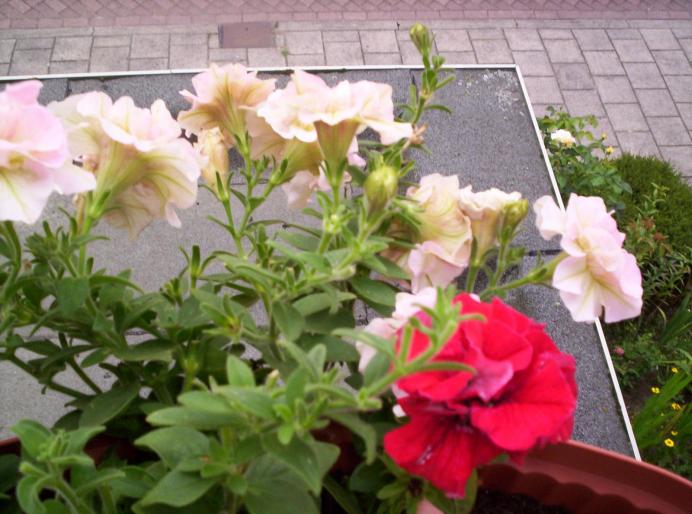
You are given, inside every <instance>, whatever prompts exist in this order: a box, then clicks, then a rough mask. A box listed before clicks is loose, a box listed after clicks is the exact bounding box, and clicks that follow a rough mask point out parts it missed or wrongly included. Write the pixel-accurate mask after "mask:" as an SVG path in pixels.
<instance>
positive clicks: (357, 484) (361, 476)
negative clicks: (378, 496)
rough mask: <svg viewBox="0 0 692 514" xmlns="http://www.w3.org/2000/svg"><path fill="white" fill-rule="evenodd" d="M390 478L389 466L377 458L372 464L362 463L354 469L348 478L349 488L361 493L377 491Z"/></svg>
mask: <svg viewBox="0 0 692 514" xmlns="http://www.w3.org/2000/svg"><path fill="white" fill-rule="evenodd" d="M387 480H388V472H387V468H386V467H385V466H384V465H383V464H382V462H381V461H379V460H376V461H375V462H373V463H372V464H366V463H364V462H363V463H361V464H359V465H358V467H357V468H356V469H355V470H353V473H351V477H350V478H349V480H348V488H349V489H350V490H351V491H356V492H360V493H370V494H372V493H375V492H377V491H379V490H380V489H381V488H382V487H383V486H384V485H385V484H386V483H387Z"/></svg>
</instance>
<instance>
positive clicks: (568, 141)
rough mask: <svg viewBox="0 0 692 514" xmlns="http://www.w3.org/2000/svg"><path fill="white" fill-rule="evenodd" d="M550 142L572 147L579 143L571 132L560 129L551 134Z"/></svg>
mask: <svg viewBox="0 0 692 514" xmlns="http://www.w3.org/2000/svg"><path fill="white" fill-rule="evenodd" d="M550 140H551V141H555V142H556V143H557V144H559V145H562V146H572V145H573V144H575V143H576V142H577V140H576V139H574V136H573V135H572V133H571V132H570V131H569V130H565V129H560V130H556V131H555V132H553V133H551V134H550Z"/></svg>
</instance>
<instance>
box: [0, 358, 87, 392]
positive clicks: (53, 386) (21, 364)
mask: <svg viewBox="0 0 692 514" xmlns="http://www.w3.org/2000/svg"><path fill="white" fill-rule="evenodd" d="M2 359H4V360H6V361H8V362H11V363H12V364H14V365H15V366H17V367H18V368H19V369H21V370H22V371H24V372H25V373H27V374H29V375H32V376H34V372H33V370H32V369H31V368H30V367H29V365H28V364H26V363H25V362H24V361H22V360H21V359H19V358H18V357H17V356H16V355H11V354H7V353H5V354H3V355H2ZM44 385H45V386H46V387H47V388H49V389H52V390H53V391H57V392H59V393H62V394H64V395H66V396H72V397H73V398H86V397H87V395H86V394H84V393H82V392H80V391H77V390H75V389H72V388H70V387H67V386H64V385H61V384H58V383H56V382H53V381H52V380H48V381H47V382H46V383H45V384H44Z"/></svg>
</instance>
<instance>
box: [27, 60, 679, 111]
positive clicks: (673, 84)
mask: <svg viewBox="0 0 692 514" xmlns="http://www.w3.org/2000/svg"><path fill="white" fill-rule="evenodd" d="M15 54H16V52H15ZM665 81H666V84H668V89H669V90H670V94H671V95H672V96H673V100H675V101H676V102H692V76H675V77H672V76H668V77H665Z"/></svg>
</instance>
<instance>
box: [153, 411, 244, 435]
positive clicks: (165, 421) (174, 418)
mask: <svg viewBox="0 0 692 514" xmlns="http://www.w3.org/2000/svg"><path fill="white" fill-rule="evenodd" d="M147 421H148V422H149V423H151V424H152V425H167V426H181V427H190V428H196V429H198V430H218V429H219V428H221V427H242V426H244V421H243V419H242V417H240V416H239V415H238V414H237V413H234V412H231V411H230V410H229V411H227V412H212V411H206V410H198V409H192V408H189V407H166V408H165V409H160V410H157V411H154V412H152V413H151V414H149V415H148V416H147Z"/></svg>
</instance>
